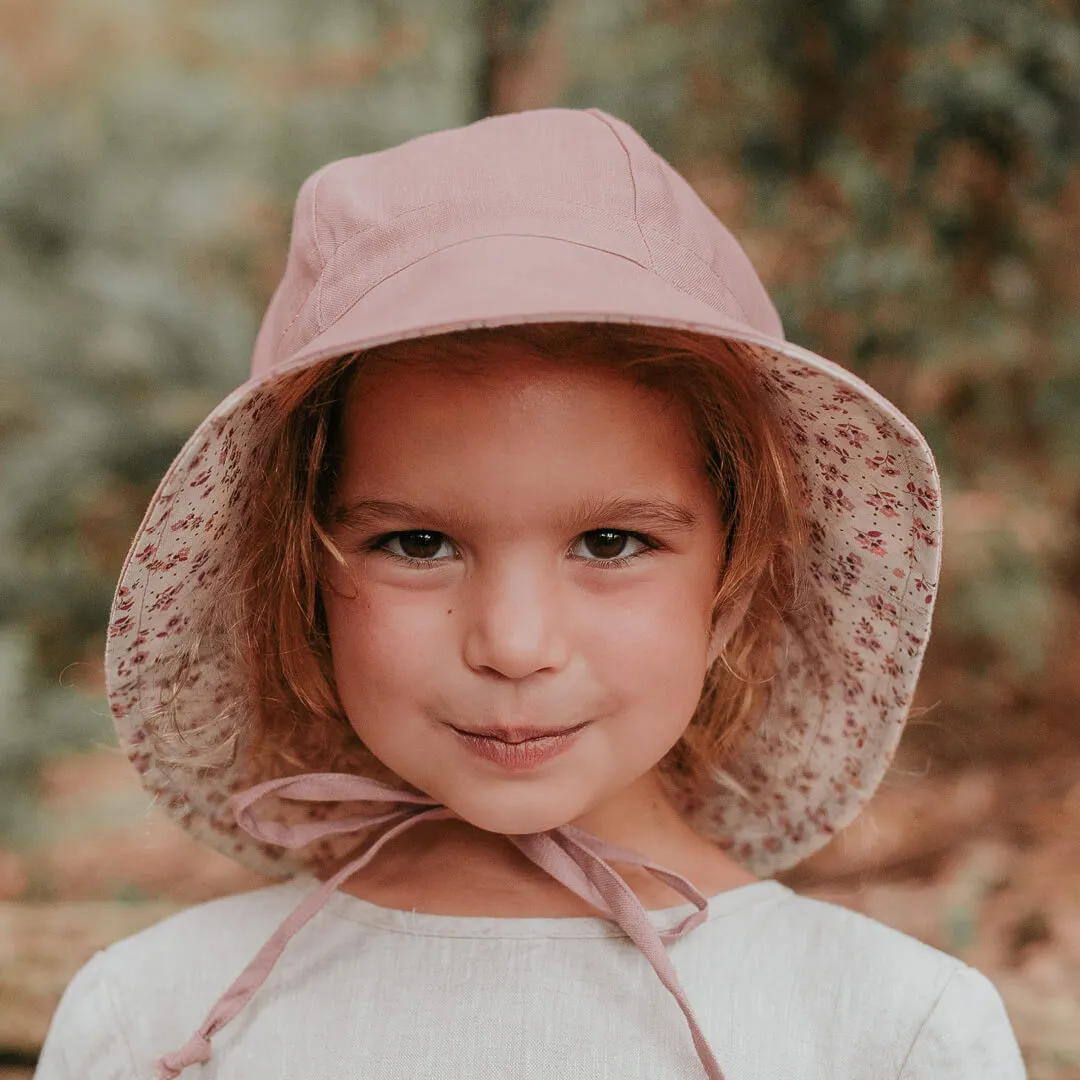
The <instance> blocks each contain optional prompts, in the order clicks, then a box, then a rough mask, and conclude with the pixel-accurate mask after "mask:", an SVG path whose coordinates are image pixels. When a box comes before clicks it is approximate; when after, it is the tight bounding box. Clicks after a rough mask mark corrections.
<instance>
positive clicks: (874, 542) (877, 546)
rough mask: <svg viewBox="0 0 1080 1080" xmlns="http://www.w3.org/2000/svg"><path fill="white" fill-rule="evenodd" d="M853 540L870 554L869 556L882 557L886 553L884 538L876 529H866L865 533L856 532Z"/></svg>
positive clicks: (886, 546)
mask: <svg viewBox="0 0 1080 1080" xmlns="http://www.w3.org/2000/svg"><path fill="white" fill-rule="evenodd" d="M855 539H856V540H858V541H859V543H860V544H861V545H862V546H863V548H864V549H865V550H867V551H869V552H870V554H871V555H877V556H879V557H882V556H884V555H886V554H887V553H888V550H889V547H888V544H886V542H885V538H884V537H883V536H882V535H881V532H880V531H879V530H878V529H868V530H867V531H866V532H856V533H855Z"/></svg>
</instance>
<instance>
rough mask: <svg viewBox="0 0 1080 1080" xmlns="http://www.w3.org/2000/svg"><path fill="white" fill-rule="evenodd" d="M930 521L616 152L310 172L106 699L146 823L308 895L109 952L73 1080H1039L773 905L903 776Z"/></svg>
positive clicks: (454, 157) (687, 215)
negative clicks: (280, 270)
mask: <svg viewBox="0 0 1080 1080" xmlns="http://www.w3.org/2000/svg"><path fill="white" fill-rule="evenodd" d="M938 497H939V485H938V478H937V474H936V471H935V468H934V464H933V460H932V457H931V454H930V451H929V449H928V448H927V446H926V443H925V441H924V440H923V438H922V437H921V436H920V434H919V433H918V431H917V430H916V429H915V428H914V426H913V425H912V424H911V422H910V421H909V420H907V419H906V418H905V417H904V416H902V415H901V414H900V413H899V412H898V411H897V410H896V409H895V408H894V407H893V406H891V405H890V404H889V403H888V402H887V401H886V400H884V399H883V398H882V397H881V396H880V395H879V394H877V393H876V392H875V391H873V390H872V389H871V388H869V387H868V386H867V385H866V384H864V383H863V382H861V381H860V380H858V379H857V378H855V377H854V376H853V375H851V374H850V373H849V372H847V371H845V370H843V369H842V368H840V367H838V366H836V365H835V364H833V363H831V362H830V361H828V360H825V359H822V358H821V357H819V356H816V355H814V354H813V353H810V352H808V351H807V350H805V349H801V348H798V347H797V346H794V345H791V344H789V343H787V342H786V341H785V340H784V338H783V332H782V328H781V326H780V322H779V319H778V317H777V315H776V312H775V310H774V308H773V306H772V304H771V303H770V301H769V299H768V297H767V296H766V293H765V291H764V289H763V287H762V285H761V283H760V281H759V280H758V278H757V276H756V275H755V273H754V271H753V269H752V268H751V266H750V264H749V262H748V260H747V258H746V256H745V254H744V253H743V251H742V249H741V248H740V247H739V246H738V244H737V243H736V241H735V240H734V239H733V238H732V236H731V235H730V234H729V233H728V231H727V230H726V229H725V228H724V226H723V225H721V224H720V222H719V221H717V220H716V218H715V217H714V216H713V215H712V214H711V213H710V212H709V210H708V209H707V208H706V207H705V205H704V204H703V203H702V202H701V201H700V200H699V199H698V197H697V196H696V195H695V194H694V192H693V191H692V189H691V188H690V187H689V185H688V184H687V183H686V181H685V180H684V179H683V178H682V177H680V176H679V175H678V174H677V173H676V172H675V171H673V170H672V168H671V167H670V166H669V165H668V164H667V163H666V162H665V161H664V160H663V159H661V158H660V157H659V156H658V155H657V154H655V153H654V152H653V151H652V150H651V149H650V148H649V147H648V146H647V144H646V143H645V142H644V141H643V140H642V138H641V137H640V136H639V135H638V134H637V133H636V132H635V131H634V130H633V129H632V128H630V127H629V126H628V125H626V124H625V123H623V122H621V121H619V120H617V119H615V118H614V117H612V116H610V115H608V114H607V113H605V112H602V111H600V110H598V109H587V110H575V109H541V110H536V111H531V112H522V113H517V114H513V115H504V116H497V117H492V118H488V119H486V120H482V121H480V122H478V123H475V124H471V125H469V126H467V127H464V128H460V129H456V130H452V131H442V132H437V133H434V134H430V135H425V136H422V137H420V138H416V139H413V140H411V141H409V142H407V143H404V144H403V145H401V146H397V147H394V148H392V149H389V150H386V151H383V152H381V153H374V154H367V155H364V156H362V157H356V158H349V159H346V160H343V161H339V162H335V163H333V164H331V165H328V166H327V167H325V168H324V169H322V170H320V171H319V172H318V173H316V174H315V175H314V176H313V177H312V178H311V179H309V180H308V181H307V183H305V185H304V186H303V188H302V190H301V192H300V196H299V200H298V203H297V206H296V213H295V219H294V225H293V235H292V242H291V246H290V251H289V257H288V262H287V265H286V267H285V273H284V277H283V280H282V282H281V284H280V286H279V288H278V290H277V292H276V293H275V295H274V298H273V300H272V302H271V304H270V308H269V311H268V312H267V315H266V318H265V320H264V322H263V325H262V329H261V331H260V333H259V336H258V340H257V342H256V345H255V355H254V365H253V373H252V377H251V379H250V380H249V381H248V382H247V383H245V384H244V385H243V386H242V387H241V388H240V389H239V390H237V391H236V392H235V393H233V394H231V395H230V396H229V397H228V398H227V399H226V400H225V401H224V402H222V404H221V405H219V406H218V407H217V408H216V409H215V410H214V411H213V412H212V413H211V415H210V416H209V417H208V418H207V419H206V420H205V421H204V422H203V423H202V424H201V425H200V426H199V427H198V429H197V430H196V432H195V433H194V435H193V436H192V438H191V439H190V440H189V442H188V443H187V445H186V446H185V447H184V449H183V450H182V451H181V452H180V454H179V455H178V457H177V458H176V460H175V462H174V463H173V465H172V467H171V468H170V470H169V472H168V474H167V476H166V477H165V479H164V480H163V482H162V484H161V486H160V488H159V489H158V491H157V493H156V494H155V496H154V498H153V500H152V502H151V505H150V507H149V510H148V511H147V514H146V517H145V520H144V522H143V525H142V527H141V528H140V530H139V533H138V536H137V538H136V540H135V542H134V545H133V546H132V549H131V553H130V555H129V557H128V560H127V563H126V565H125V566H124V570H123V573H122V576H121V580H120V584H119V587H118V590H117V593H116V599H115V603H114V607H113V612H112V618H111V625H110V629H109V650H108V657H107V668H108V679H109V694H110V699H111V703H112V708H113V712H114V715H115V718H116V723H117V729H118V732H119V736H120V741H121V743H122V745H123V746H124V748H125V749H126V751H127V753H128V755H129V757H130V759H131V761H132V763H133V764H134V766H135V767H136V769H138V771H139V773H140V774H141V776H142V780H143V783H144V784H145V786H146V788H147V789H148V790H149V791H151V792H152V793H153V794H154V796H155V797H156V799H157V800H158V801H159V802H160V804H161V805H162V806H164V807H165V809H166V810H167V811H168V812H169V813H170V814H171V815H172V816H174V817H175V818H176V819H177V820H178V821H180V822H181V823H182V824H183V825H184V826H185V827H186V828H187V829H189V830H190V831H191V832H192V834H193V835H195V836H197V837H198V838H199V839H201V840H203V841H205V842H206V843H208V844H210V845H212V846H213V847H215V848H217V849H218V850H221V851H224V852H226V853H227V854H229V855H231V856H233V857H235V858H236V859H238V860H239V861H241V862H242V863H244V864H245V865H247V866H249V867H253V868H255V869H256V870H259V871H261V872H263V873H266V874H269V875H274V876H276V877H280V878H284V879H285V880H284V881H283V882H282V883H280V884H275V885H272V886H270V887H267V888H264V889H259V890H256V891H253V892H249V893H247V894H243V895H238V896H232V897H228V898H225V899H222V900H217V901H214V902H211V903H207V904H202V905H199V906H196V907H193V908H191V909H188V910H186V911H184V912H182V913H180V914H179V915H177V916H174V917H173V918H170V919H167V920H165V921H164V922H162V923H160V924H159V925H157V926H155V927H152V928H151V929H149V930H146V931H143V932H142V933H139V934H136V935H135V936H133V937H131V938H129V939H127V940H125V941H122V942H120V943H118V944H116V945H113V946H112V947H110V948H108V949H106V950H104V951H103V952H101V953H99V954H97V955H96V956H95V957H94V958H93V959H92V960H91V961H90V962H89V963H88V964H87V965H86V966H85V967H84V968H83V969H82V970H81V971H80V972H79V973H78V974H77V975H76V977H75V979H74V980H73V981H72V983H71V985H70V987H69V988H68V990H67V991H66V993H65V995H64V997H63V1000H62V1002H61V1004H60V1007H59V1009H58V1011H57V1013H56V1016H55V1018H54V1020H53V1023H52V1027H51V1029H50V1032H49V1035H48V1039H47V1041H46V1044H45V1048H44V1052H43V1055H42V1058H41V1063H40V1067H39V1069H38V1072H37V1076H38V1078H39V1080H66V1078H76V1077H77V1078H78V1080H121V1078H124V1080H150V1078H151V1077H157V1078H171V1077H177V1076H180V1075H181V1074H182V1073H183V1074H185V1077H186V1078H190V1080H194V1078H195V1077H203V1078H207V1080H208V1078H210V1077H213V1078H216V1080H240V1078H243V1080H252V1078H256V1077H257V1078H258V1080H337V1078H344V1077H350V1078H352V1077H364V1078H366V1080H405V1078H408V1080H420V1078H435V1077H438V1078H440V1080H445V1078H454V1080H476V1078H478V1077H500V1078H506V1077H512V1078H520V1080H531V1078H543V1080H570V1078H573V1080H582V1078H588V1080H599V1078H603V1077H611V1078H614V1077H618V1078H620V1080H628V1078H635V1080H638V1078H640V1080H676V1078H678V1080H687V1078H691V1077H708V1078H710V1080H720V1078H722V1077H723V1078H726V1080H762V1078H764V1077H780V1076H783V1077H785V1078H788V1080H837V1078H840V1077H843V1078H845V1080H855V1078H859V1080H893V1078H896V1080H901V1078H902V1080H931V1078H932V1080H961V1078H971V1080H975V1078H978V1080H1018V1078H1021V1077H1023V1075H1024V1069H1023V1065H1022V1062H1021V1058H1020V1053H1019V1050H1018V1047H1017V1044H1016V1041H1015V1038H1014V1036H1013V1033H1012V1030H1011V1028H1010V1025H1009V1021H1008V1018H1007V1016H1006V1013H1005V1010H1004V1008H1003V1005H1002V1001H1001V998H1000V997H999V996H998V994H997V992H996V990H995V989H994V987H993V986H992V984H991V983H990V982H989V981H988V980H987V979H986V978H985V977H984V976H983V975H981V974H979V973H978V972H976V971H975V970H973V969H972V968H970V967H968V966H966V965H965V964H963V963H961V962H960V961H958V960H956V959H954V958H952V957H950V956H947V955H945V954H944V953H942V952H939V951H937V950H935V949H933V948H930V947H929V946H926V945H924V944H922V943H920V942H918V941H916V940H914V939H912V938H909V937H907V936H905V935H903V934H900V933H898V932H896V931H894V930H891V929H889V928H887V927H884V926H882V925H880V924H878V923H876V922H874V921H872V920H870V919H867V918H865V917H863V916H860V915H858V914H855V913H853V912H849V911H847V910H845V909H843V908H841V907H839V906H835V905H830V904H826V903H822V902H820V901H815V900H812V899H808V898H803V897H800V896H798V895H797V894H795V893H794V892H793V891H792V890H790V889H788V888H787V887H785V886H783V885H781V884H780V883H779V882H777V881H775V880H771V879H770V875H772V874H774V873H775V872H777V871H779V870H782V869H784V868H786V867H790V866H792V865H793V864H795V863H797V862H799V861H800V860H801V859H804V858H806V857H807V856H808V855H810V854H811V853H812V852H814V851H815V850H817V849H818V848H820V847H821V846H822V845H824V844H825V843H827V842H828V840H829V839H830V837H832V836H833V835H834V834H835V833H836V831H837V830H838V829H841V828H842V827H844V826H845V825H847V824H848V823H849V822H850V821H851V820H852V819H853V818H854V817H855V816H856V814H857V813H858V812H859V810H860V808H861V807H862V806H863V805H864V804H865V803H866V801H867V800H868V799H869V798H870V796H871V794H872V793H873V791H874V789H875V788H876V786H877V785H878V783H879V782H880V781H881V779H882V775H883V774H884V772H885V771H886V769H887V767H888V765H889V763H890V761H891V759H892V756H893V754H894V751H895V748H896V746H897V743H898V740H899V739H900V735H901V731H902V729H903V727H904V723H905V719H906V716H907V713H908V710H909V707H910V703H911V699H912V694H913V690H914V686H915V682H916V678H917V675H918V671H919V667H920V664H921V661H922V657H923V653H924V650H925V648H926V642H927V636H928V632H929V627H930V616H931V610H932V607H933V598H934V588H935V581H936V578H937V572H938V561H939V541H940V535H941V534H940V518H939V507H938ZM193 1033H194V1034H193Z"/></svg>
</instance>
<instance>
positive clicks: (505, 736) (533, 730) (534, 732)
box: [451, 721, 588, 743]
mask: <svg viewBox="0 0 1080 1080" xmlns="http://www.w3.org/2000/svg"><path fill="white" fill-rule="evenodd" d="M587 722H588V721H586V723H587ZM451 726H453V725H451ZM584 726H585V725H584V724H575V725H574V726H573V727H567V728H539V727H513V728H469V729H468V730H466V729H464V728H454V730H455V731H460V732H461V733H462V734H463V735H478V736H480V737H481V738H485V739H501V740H502V741H503V742H506V743H520V742H526V741H527V740H529V739H549V738H552V737H554V736H556V735H569V734H570V732H572V731H577V730H578V729H579V728H582V727H584Z"/></svg>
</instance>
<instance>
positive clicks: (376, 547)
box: [364, 529, 661, 570]
mask: <svg viewBox="0 0 1080 1080" xmlns="http://www.w3.org/2000/svg"><path fill="white" fill-rule="evenodd" d="M416 533H426V534H428V535H431V536H441V537H443V538H444V539H448V537H446V534H445V533H441V532H437V531H436V530H434V529H402V530H399V531H398V532H390V533H383V534H382V535H381V536H376V537H375V538H374V539H373V540H372V541H370V543H368V544H365V545H364V550H365V551H374V552H376V553H378V554H379V555H385V556H386V557H387V558H388V559H393V560H394V561H395V562H398V563H404V564H405V565H406V566H412V567H415V568H417V569H419V570H430V569H432V568H433V567H435V566H438V565H439V564H440V563H444V562H448V561H449V560H447V559H415V558H413V557H411V556H409V555H398V554H396V553H395V552H393V551H387V550H386V549H385V548H384V547H383V545H384V544H387V543H389V542H390V541H391V540H393V539H394V538H395V537H398V536H410V535H414V534H416ZM596 533H615V534H616V535H618V536H629V537H631V538H632V539H634V540H638V541H640V542H641V543H642V544H644V545H645V547H644V549H643V550H641V551H638V552H636V553H635V554H633V555H620V556H618V557H616V558H614V559H582V560H581V561H582V562H586V563H595V564H596V565H597V568H598V569H601V570H612V569H615V570H617V569H619V568H621V567H624V566H629V564H630V563H632V562H634V561H636V560H637V559H640V558H643V557H644V556H646V555H651V554H652V553H653V552H654V551H657V550H659V549H660V547H661V545H660V544H659V543H658V542H657V541H656V540H653V539H652V537H650V536H646V535H645V534H644V533H639V532H631V531H630V530H629V529H590V530H589V531H588V532H584V533H582V534H581V536H592V535H594V534H596ZM581 536H579V537H577V538H576V539H575V541H574V543H575V544H576V543H577V540H580V539H581Z"/></svg>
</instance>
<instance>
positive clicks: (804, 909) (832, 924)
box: [777, 891, 967, 986]
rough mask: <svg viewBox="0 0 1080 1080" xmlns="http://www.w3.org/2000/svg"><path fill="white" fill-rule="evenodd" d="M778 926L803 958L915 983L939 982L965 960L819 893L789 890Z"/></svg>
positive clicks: (854, 974) (786, 941)
mask: <svg viewBox="0 0 1080 1080" xmlns="http://www.w3.org/2000/svg"><path fill="white" fill-rule="evenodd" d="M789 901H790V902H789V903H788V904H787V905H785V907H784V909H783V910H784V915H783V918H782V920H780V921H781V922H782V926H781V927H778V928H777V931H778V933H779V940H778V942H777V943H778V944H779V943H780V941H781V940H782V941H783V944H784V946H785V947H787V948H789V949H796V950H798V951H799V952H800V953H801V954H802V955H803V956H804V958H805V959H806V960H807V961H808V962H811V961H812V962H813V963H814V964H815V965H817V966H823V967H827V968H842V969H845V970H847V969H850V973H851V975H852V977H855V978H857V977H858V975H859V973H860V972H862V973H864V974H865V975H866V976H867V977H868V978H873V979H878V978H880V977H881V976H882V975H883V974H886V973H887V974H888V975H890V976H891V977H893V978H896V977H901V978H910V980H911V981H912V982H914V983H916V984H918V985H922V986H925V985H927V982H928V981H929V982H934V981H937V982H939V983H941V984H943V983H944V982H945V981H946V980H947V979H948V978H950V977H951V976H952V975H954V974H956V973H957V972H959V971H960V970H961V969H963V968H965V967H966V966H967V965H965V964H964V963H963V961H961V960H959V959H958V958H957V957H955V956H952V955H950V954H949V953H947V952H944V951H943V950H941V949H938V948H935V947H934V946H933V945H930V944H927V943H926V942H925V941H921V940H919V939H918V938H916V937H912V936H911V935H910V934H906V933H904V932H903V931H901V930H897V929H895V928H894V927H892V926H888V925H887V924H885V923H883V922H879V921H878V920H877V919H875V918H873V917H872V916H870V915H866V914H863V913H862V912H860V911H856V910H854V909H852V908H849V907H845V906H844V905H842V904H839V903H836V902H834V901H832V900H827V899H824V898H819V897H814V896H805V895H803V894H801V893H796V892H794V891H791V894H790V897H789Z"/></svg>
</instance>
